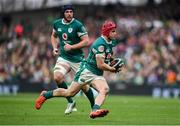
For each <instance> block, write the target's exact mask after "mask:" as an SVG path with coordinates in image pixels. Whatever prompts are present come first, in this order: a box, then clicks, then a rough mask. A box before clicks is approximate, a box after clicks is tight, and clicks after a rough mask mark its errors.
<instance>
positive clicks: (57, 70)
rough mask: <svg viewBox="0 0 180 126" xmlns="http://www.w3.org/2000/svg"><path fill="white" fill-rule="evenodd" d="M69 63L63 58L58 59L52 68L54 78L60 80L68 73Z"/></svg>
mask: <svg viewBox="0 0 180 126" xmlns="http://www.w3.org/2000/svg"><path fill="white" fill-rule="evenodd" d="M70 69H71V67H70V65H69V63H68V62H67V61H66V60H64V59H63V58H61V57H59V58H58V60H57V62H56V64H55V67H54V78H62V77H63V76H64V75H66V74H67V73H68V72H69V71H70Z"/></svg>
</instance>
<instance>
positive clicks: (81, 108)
mask: <svg viewBox="0 0 180 126" xmlns="http://www.w3.org/2000/svg"><path fill="white" fill-rule="evenodd" d="M37 97H38V94H18V95H16V96H0V124H1V125H7V124H8V125H15V124H16V125H180V100H179V99H153V98H151V97H140V96H139V97H137V96H109V97H108V98H107V100H106V101H105V104H104V105H103V106H102V108H107V109H109V110H110V113H109V114H108V116H106V117H103V118H96V119H90V118H89V112H90V104H89V102H88V100H87V98H85V97H76V98H75V99H76V102H77V109H78V111H77V112H74V113H72V114H70V115H64V110H65V108H66V104H67V102H66V100H65V99H64V98H54V99H50V100H48V101H47V102H46V103H45V104H44V105H43V107H42V108H41V110H36V109H35V108H34V101H35V99H36V98H37Z"/></svg>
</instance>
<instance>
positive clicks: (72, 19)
mask: <svg viewBox="0 0 180 126" xmlns="http://www.w3.org/2000/svg"><path fill="white" fill-rule="evenodd" d="M73 21H74V18H73V19H72V20H71V21H70V22H69V23H65V22H64V18H63V19H62V23H63V24H65V25H69V24H71V23H72V22H73Z"/></svg>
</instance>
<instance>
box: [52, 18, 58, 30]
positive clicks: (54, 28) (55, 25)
mask: <svg viewBox="0 0 180 126" xmlns="http://www.w3.org/2000/svg"><path fill="white" fill-rule="evenodd" d="M58 21H59V20H55V21H54V22H53V23H52V26H53V31H55V32H57V22H58Z"/></svg>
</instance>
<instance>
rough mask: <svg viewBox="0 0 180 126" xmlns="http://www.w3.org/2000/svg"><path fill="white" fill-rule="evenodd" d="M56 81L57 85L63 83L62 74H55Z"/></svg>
mask: <svg viewBox="0 0 180 126" xmlns="http://www.w3.org/2000/svg"><path fill="white" fill-rule="evenodd" d="M54 80H55V81H56V83H61V81H62V80H63V75H62V74H61V73H56V74H54Z"/></svg>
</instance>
